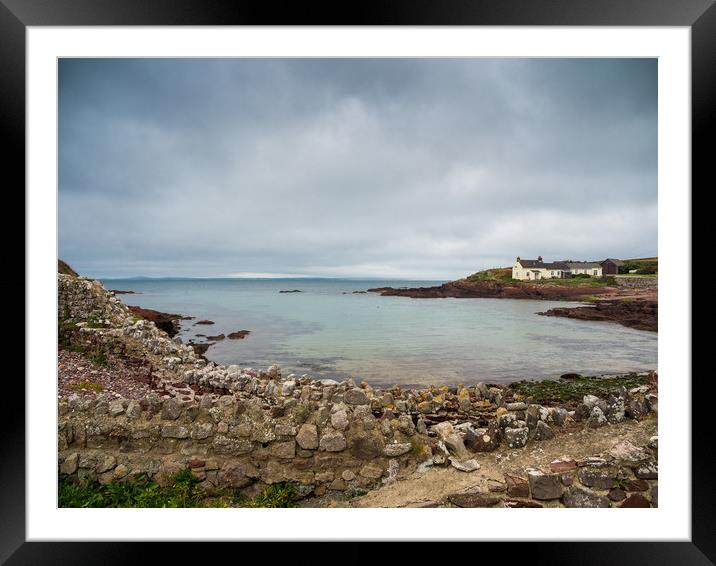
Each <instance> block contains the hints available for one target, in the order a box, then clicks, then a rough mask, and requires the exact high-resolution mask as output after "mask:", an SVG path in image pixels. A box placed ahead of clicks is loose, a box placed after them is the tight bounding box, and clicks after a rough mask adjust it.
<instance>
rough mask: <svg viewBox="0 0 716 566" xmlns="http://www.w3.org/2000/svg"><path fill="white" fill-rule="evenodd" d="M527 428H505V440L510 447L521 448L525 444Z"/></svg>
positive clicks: (527, 434) (527, 433)
mask: <svg viewBox="0 0 716 566" xmlns="http://www.w3.org/2000/svg"><path fill="white" fill-rule="evenodd" d="M528 436H529V429H528V428H527V427H523V428H507V429H505V442H507V446H509V447H510V448H523V447H524V446H525V445H526V444H527V437H528Z"/></svg>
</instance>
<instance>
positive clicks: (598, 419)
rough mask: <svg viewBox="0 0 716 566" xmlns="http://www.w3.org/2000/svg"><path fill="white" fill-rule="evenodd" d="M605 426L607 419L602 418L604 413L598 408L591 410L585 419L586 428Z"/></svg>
mask: <svg viewBox="0 0 716 566" xmlns="http://www.w3.org/2000/svg"><path fill="white" fill-rule="evenodd" d="M606 424H607V417H605V416H604V412H603V411H602V410H601V409H600V408H599V407H594V408H592V411H591V412H590V413H589V418H588V419H587V426H588V427H591V428H599V427H603V426H604V425H606Z"/></svg>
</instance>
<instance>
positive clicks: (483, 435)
mask: <svg viewBox="0 0 716 566" xmlns="http://www.w3.org/2000/svg"><path fill="white" fill-rule="evenodd" d="M501 436H502V433H501V431H500V429H499V428H498V427H497V426H495V424H494V423H493V424H491V425H490V427H489V428H488V429H487V430H485V431H483V432H480V431H474V430H473V429H471V428H468V429H467V432H466V433H465V445H466V446H467V448H469V449H470V450H472V451H473V452H492V451H494V450H497V449H498V448H499V447H500V437H501Z"/></svg>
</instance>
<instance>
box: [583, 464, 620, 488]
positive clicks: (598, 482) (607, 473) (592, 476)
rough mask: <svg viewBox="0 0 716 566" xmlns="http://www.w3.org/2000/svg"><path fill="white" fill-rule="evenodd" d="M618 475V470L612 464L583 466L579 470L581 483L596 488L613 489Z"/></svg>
mask: <svg viewBox="0 0 716 566" xmlns="http://www.w3.org/2000/svg"><path fill="white" fill-rule="evenodd" d="M617 475H618V470H617V469H615V468H613V467H611V466H605V467H599V466H583V467H581V468H579V469H578V470H577V478H579V481H580V482H581V484H582V485H584V486H586V487H593V488H595V489H611V488H612V487H613V486H614V482H615V480H616V478H617Z"/></svg>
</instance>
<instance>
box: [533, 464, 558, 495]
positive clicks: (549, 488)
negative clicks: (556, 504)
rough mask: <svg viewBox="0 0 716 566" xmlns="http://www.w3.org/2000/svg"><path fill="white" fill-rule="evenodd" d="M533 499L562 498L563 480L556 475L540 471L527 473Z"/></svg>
mask: <svg viewBox="0 0 716 566" xmlns="http://www.w3.org/2000/svg"><path fill="white" fill-rule="evenodd" d="M527 478H528V479H529V484H530V493H531V494H532V499H542V500H547V499H559V498H560V497H562V480H561V479H560V477H559V476H558V475H556V474H545V473H543V472H540V471H539V470H530V471H528V472H527Z"/></svg>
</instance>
